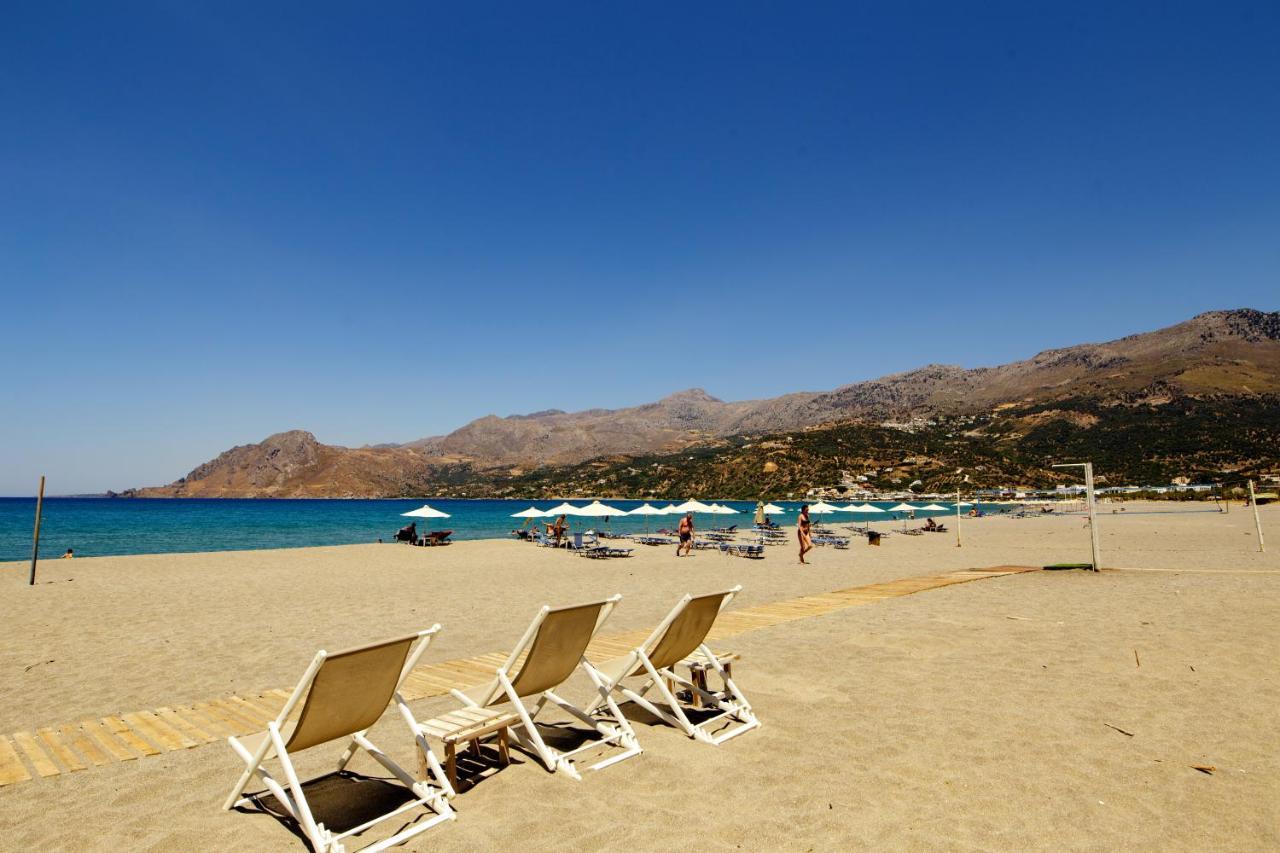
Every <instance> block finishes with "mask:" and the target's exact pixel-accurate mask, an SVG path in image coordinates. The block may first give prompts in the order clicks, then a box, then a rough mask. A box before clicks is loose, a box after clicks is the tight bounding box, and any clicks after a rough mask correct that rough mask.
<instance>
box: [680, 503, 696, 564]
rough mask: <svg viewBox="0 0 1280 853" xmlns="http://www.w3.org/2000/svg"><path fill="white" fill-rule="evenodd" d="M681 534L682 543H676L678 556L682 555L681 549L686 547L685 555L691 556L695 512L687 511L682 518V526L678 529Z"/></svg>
mask: <svg viewBox="0 0 1280 853" xmlns="http://www.w3.org/2000/svg"><path fill="white" fill-rule="evenodd" d="M676 532H677V533H679V534H680V544H679V545H676V556H677V557H679V556H681V554H680V549H681V548H683V549H684V556H686V557H687V556H689V553H690V552H691V551H693V513H691V512H686V513H685V514H684V518H682V519H680V526H679V527H678V528H677V529H676Z"/></svg>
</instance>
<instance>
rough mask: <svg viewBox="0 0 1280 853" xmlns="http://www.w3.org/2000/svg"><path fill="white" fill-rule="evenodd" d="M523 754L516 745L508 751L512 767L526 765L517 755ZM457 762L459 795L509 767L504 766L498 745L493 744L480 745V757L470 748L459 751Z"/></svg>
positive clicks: (511, 746)
mask: <svg viewBox="0 0 1280 853" xmlns="http://www.w3.org/2000/svg"><path fill="white" fill-rule="evenodd" d="M521 754H523V751H521V750H519V748H518V747H517V746H516V744H515V743H512V744H511V745H510V749H508V750H507V755H508V756H509V758H510V766H511V767H516V766H519V765H521V764H524V762H523V761H522V760H520V759H519V758H518V757H517V755H521ZM455 761H456V762H457V765H456V769H457V773H458V793H459V794H463V793H466V792H467V791H470V790H471V789H472V788H474V787H475V786H476V785H479V784H480V783H481V782H484V781H487V780H489V779H492V778H493V777H494V776H497V775H498V774H499V773H501V772H502V771H504V770H506V769H507V767H504V766H502V759H501V757H500V755H499V753H498V745H497V744H496V743H492V742H490V743H482V744H481V745H480V754H478V755H477V754H476V752H475V750H474V749H472V748H471V747H470V746H468V747H467V748H466V749H459V750H458V752H457V756H456V757H455Z"/></svg>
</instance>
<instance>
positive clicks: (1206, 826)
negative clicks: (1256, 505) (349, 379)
mask: <svg viewBox="0 0 1280 853" xmlns="http://www.w3.org/2000/svg"><path fill="white" fill-rule="evenodd" d="M1111 509H1112V506H1111V505H1106V506H1105V507H1104V509H1103V514H1102V516H1101V518H1100V531H1101V539H1102V548H1103V559H1104V565H1107V566H1112V567H1122V568H1124V569H1125V570H1124V571H1107V572H1103V573H1101V574H1093V573H1085V572H1076V571H1070V572H1032V573H1027V574H1021V575H1014V576H1008V577H999V578H992V579H986V580H981V581H976V582H973V583H967V584H962V585H957V586H950V587H946V588H943V589H937V590H931V591H926V592H921V593H918V594H916V595H910V596H905V597H901V598H893V599H889V600H885V601H879V602H875V603H872V604H867V605H864V606H859V607H853V608H850V609H846V610H842V611H838V612H835V613H831V614H827V615H823V616H818V617H813V618H807V619H802V620H798V621H794V622H789V623H786V624H782V625H776V626H773V627H770V628H762V629H758V630H754V631H750V632H748V633H745V634H741V635H739V636H737V637H734V638H732V639H731V640H729V641H726V642H725V643H723V644H719V645H722V646H723V647H725V648H731V649H733V650H735V651H738V652H740V653H741V654H742V655H743V660H742V662H741V663H740V664H739V667H738V669H737V670H736V675H737V677H738V681H739V684H740V685H741V687H742V688H743V690H744V691H746V692H747V694H748V696H749V697H750V698H751V700H752V702H753V704H754V705H755V707H756V710H757V712H758V713H759V716H760V718H761V719H762V720H763V723H764V725H763V727H762V728H761V729H759V730H758V731H755V732H751V733H748V734H746V735H744V736H742V737H740V738H736V739H734V740H732V741H729V742H728V743H726V744H725V745H723V746H721V747H719V748H715V747H709V746H705V745H702V744H698V743H694V742H691V741H689V740H687V739H685V738H684V737H683V736H681V735H680V734H678V733H677V732H676V731H674V730H672V729H669V728H665V727H660V726H653V725H650V724H649V721H646V720H645V718H644V717H643V715H641V714H637V718H639V719H641V720H642V722H641V723H640V724H639V725H638V733H639V736H640V740H641V744H642V746H643V747H644V748H645V752H644V754H643V755H641V756H639V757H638V758H635V759H633V760H630V761H626V762H623V763H621V764H619V765H615V766H613V767H610V768H607V769H605V770H603V771H601V772H599V773H593V774H588V775H587V776H586V778H585V780H584V781H582V782H574V781H573V780H570V779H567V778H562V777H560V776H558V775H553V774H549V773H547V772H545V771H544V770H543V769H542V768H541V767H540V766H539V765H538V764H537V763H536V762H535V761H534V760H533V759H531V758H530V757H528V756H524V755H520V754H518V753H517V754H516V757H517V763H516V764H514V765H513V766H512V767H510V768H508V769H506V770H504V771H502V772H499V773H497V774H495V775H493V776H492V777H491V778H488V779H486V780H484V781H483V782H482V783H481V784H479V785H478V786H476V787H475V788H474V789H473V790H470V791H468V792H466V793H464V794H462V795H461V796H460V797H458V798H457V799H456V800H455V806H456V808H457V810H458V813H459V816H458V819H457V820H456V821H454V822H453V823H450V824H448V825H445V826H443V827H440V828H437V829H433V830H431V831H429V832H428V833H426V834H425V835H423V836H420V837H419V838H418V839H416V840H415V842H413V843H411V845H409V849H429V848H430V847H435V846H443V847H462V846H467V847H481V846H482V847H514V846H516V845H520V846H522V847H527V848H533V849H546V848H552V847H565V846H572V847H575V848H607V849H624V848H628V849H635V848H638V849H658V848H666V847H669V846H670V845H671V844H672V843H676V844H691V843H696V844H698V845H699V846H702V847H709V848H712V849H726V850H728V849H737V848H743V849H766V848H787V849H804V850H807V849H822V848H833V847H837V846H841V847H850V846H873V845H874V846H892V847H894V848H908V849H930V848H938V847H948V848H967V849H974V848H980V849H1014V848H1048V847H1062V846H1066V847H1070V848H1099V849H1102V848H1108V849H1110V848H1116V847H1124V848H1127V849H1170V848H1172V849H1201V848H1207V847H1225V848H1231V849H1240V850H1255V849H1256V850H1262V849H1277V848H1278V847H1280V710H1278V709H1280V680H1278V678H1277V667H1276V660H1277V656H1278V654H1280V633H1278V632H1277V627H1276V626H1277V624H1278V623H1280V554H1277V553H1275V551H1280V524H1277V522H1280V508H1272V507H1264V508H1263V509H1262V512H1263V524H1264V527H1266V528H1267V529H1269V530H1272V531H1275V533H1274V534H1273V539H1274V540H1275V543H1274V544H1273V546H1272V547H1273V553H1268V554H1259V553H1258V552H1257V543H1256V539H1255V538H1254V536H1253V533H1252V516H1251V515H1250V514H1249V513H1248V512H1247V511H1243V510H1241V509H1240V508H1239V507H1235V508H1233V509H1232V511H1231V513H1230V514H1226V515H1224V514H1219V513H1214V512H1203V511H1201V512H1173V511H1176V510H1187V509H1197V510H1201V509H1203V506H1201V505H1186V506H1183V505H1176V504H1157V505H1151V506H1148V505H1140V504H1130V505H1128V506H1127V510H1128V511H1127V512H1125V513H1122V514H1116V515H1112V514H1111V512H1110V510H1111ZM1152 509H1155V510H1159V511H1161V514H1143V511H1146V510H1152ZM837 518H839V517H837ZM837 523H839V522H837ZM948 523H949V524H953V523H954V519H952V520H949V521H948ZM963 525H964V527H963V530H964V546H963V547H962V548H957V547H956V545H955V537H954V535H952V534H941V535H927V536H918V537H905V536H901V535H895V536H890V537H889V538H887V539H886V540H885V544H884V545H883V547H881V548H870V547H867V546H866V545H865V543H864V542H863V541H862V540H860V539H856V538H855V539H854V544H853V547H851V548H850V549H849V550H847V551H836V550H834V549H830V548H819V549H817V550H816V551H815V552H814V553H813V554H812V559H813V562H814V565H812V566H799V565H797V563H796V559H795V551H794V549H793V547H792V546H791V545H790V544H788V545H787V546H785V547H778V548H771V549H769V551H768V557H767V559H765V560H763V561H748V560H740V559H730V558H724V557H721V556H719V555H717V554H713V553H711V552H703V553H699V554H698V555H697V556H696V557H694V558H692V559H688V558H681V559H677V558H675V557H674V556H673V553H672V552H673V551H674V548H638V549H637V552H636V556H635V557H633V558H631V559H629V560H612V561H593V560H584V559H579V558H577V557H575V556H573V555H571V554H568V553H565V552H560V551H552V550H550V549H540V548H536V547H533V546H531V545H526V544H523V543H516V542H501V541H491V542H464V543H458V544H455V545H452V546H449V547H447V548H433V549H425V548H410V547H407V546H402V545H389V544H388V545H356V546H344V547H330V548H311V549H297V550H281V551H258V552H227V553H210V554H184V555H153V556H137V557H104V558H96V559H78V560H74V561H49V562H46V563H42V564H41V570H40V583H39V584H38V585H37V586H36V587H35V588H27V587H26V566H25V565H24V564H20V563H8V564H0V590H3V601H4V605H3V609H4V620H3V623H2V625H0V640H2V642H0V683H2V684H3V688H4V689H3V690H2V691H0V733H7V732H14V731H18V730H31V729H35V728H37V727H40V726H45V725H50V724H58V723H64V722H71V721H74V720H79V719H82V718H85V717H89V716H103V715H105V714H113V713H119V712H126V711H133V710H139V709H146V708H153V707H158V706H165V705H174V704H176V703H184V702H192V701H200V700H205V699H209V698H213V697H216V696H220V695H226V694H231V693H237V694H244V693H248V692H252V691H260V690H263V689H268V688H277V687H284V688H288V687H291V686H292V685H293V684H294V683H295V682H296V680H297V678H298V677H299V676H300V674H301V672H302V670H303V669H304V668H305V666H306V664H307V662H308V661H309V660H310V658H311V656H312V655H313V654H314V653H315V651H316V649H318V648H322V647H323V648H328V649H331V650H332V649H338V648H341V647H344V646H348V645H353V644H356V643H363V642H368V641H371V640H375V639H379V638H382V637H387V636H392V635H395V634H397V633H403V632H406V631H410V630H414V629H418V628H421V627H425V626H427V625H430V624H432V623H434V622H440V623H442V624H443V626H444V628H443V630H442V632H441V634H440V636H439V639H438V641H437V642H436V643H435V644H434V645H433V646H432V648H431V649H430V651H429V652H428V655H427V658H426V659H425V660H424V662H428V663H429V662H433V661H440V660H445V659H449V658H457V657H464V656H469V655H474V654H479V653H483V652H490V651H505V650H507V649H509V648H510V646H511V645H512V643H513V642H514V641H515V639H516V638H517V637H518V636H519V634H520V633H521V631H522V630H523V629H524V627H525V626H526V625H527V623H528V621H529V619H530V618H532V616H533V613H534V611H535V610H536V608H537V607H538V606H539V605H541V604H543V603H552V604H561V603H572V602H576V601H581V600H585V599H588V598H592V597H597V596H606V595H609V594H612V593H615V592H621V593H622V594H623V596H624V600H623V602H622V604H621V605H620V606H619V608H618V609H617V611H616V614H615V616H614V618H613V619H612V620H611V622H610V624H609V625H608V626H607V627H606V629H605V633H617V632H621V631H624V630H628V629H634V628H644V627H651V626H652V625H653V624H654V623H655V622H656V621H657V620H658V619H659V618H660V617H661V616H662V615H663V614H664V613H665V612H666V611H667V610H668V609H669V608H670V607H671V605H672V604H673V603H674V602H675V600H676V598H678V597H679V595H681V594H683V593H684V592H686V591H692V592H699V591H706V590H712V589H718V588H723V587H726V586H729V585H732V584H735V583H741V584H743V586H744V587H745V590H744V592H743V594H742V596H740V598H739V599H738V600H737V601H736V602H735V604H734V608H735V609H737V608H738V607H745V606H750V605H753V604H761V603H765V602H770V601H777V600H782V599H787V598H793V597H795V596H799V595H804V594H808V593H815V592H823V591H828V590H835V589H844V588H849V587H854V586H861V585H865V584H871V583H877V582H880V581H886V580H892V579H896V578H903V577H912V576H919V575H930V574H938V573H940V572H944V571H948V570H952V569H959V568H969V567H984V566H993V565H1004V564H1021V565H1041V564H1044V563H1047V562H1058V561H1064V560H1070V561H1078V560H1087V559H1088V552H1089V545H1088V531H1087V530H1084V529H1083V527H1082V519H1081V518H1080V517H1079V516H1068V517H1046V518H1036V519H1025V520H1014V519H1009V518H987V519H980V520H975V521H970V520H968V519H966V520H965V521H964V522H963ZM877 527H879V528H880V529H891V530H892V529H900V528H901V525H900V524H890V523H888V522H883V523H880V524H878V525H877ZM567 692H569V693H570V694H571V695H574V696H577V697H583V696H585V694H586V690H585V687H584V685H583V684H581V683H574V684H571V685H570V688H569V690H568V691H567ZM452 705H453V703H452V702H451V700H449V699H447V698H433V699H427V700H422V701H420V702H417V703H415V705H414V710H415V713H417V714H418V715H419V717H420V718H425V717H427V716H430V715H432V714H434V713H437V712H442V711H445V710H448V709H449V708H451V707H452ZM1112 727H1114V728H1112ZM1117 729H1120V730H1123V731H1124V732H1128V733H1130V735H1131V736H1130V735H1127V734H1124V733H1122V732H1121V731H1117ZM373 737H374V740H375V741H378V742H380V743H381V744H382V745H383V746H385V747H387V748H388V751H389V752H391V753H392V754H393V755H394V756H396V757H397V758H399V759H400V760H401V761H402V762H404V763H406V764H407V765H408V766H413V755H412V749H411V744H410V743H409V740H408V738H407V737H406V736H405V735H404V730H403V727H402V724H400V723H399V722H398V721H397V720H396V719H394V718H393V717H391V716H390V715H388V716H387V717H385V718H384V720H383V721H382V722H381V723H380V724H379V725H378V727H377V728H375V730H374V733H373ZM333 753H335V751H333V750H330V751H326V750H325V748H323V747H321V748H318V749H316V750H313V751H312V752H309V753H305V754H304V760H303V761H301V762H300V770H302V771H303V772H304V773H314V772H319V771H321V770H323V769H326V768H328V767H329V766H330V765H331V763H332V761H333V760H334V758H335V757H336V755H335V754H333ZM1192 765H1202V766H1212V767H1214V768H1215V770H1214V772H1213V773H1212V774H1206V773H1202V772H1199V771H1197V770H1194V769H1192ZM241 767H242V765H240V764H239V763H238V760H237V759H236V758H235V756H234V755H233V754H232V752H231V750H230V749H229V748H227V747H226V746H225V745H223V744H220V743H214V744H209V745H206V746H201V747H198V748H195V749H190V750H183V751H178V752H171V753H166V754H163V755H160V756H156V757H151V758H145V759H141V760H137V761H131V762H125V763H114V764H110V765H107V766H103V767H91V768H89V769H88V770H85V771H83V772H77V773H70V774H66V773H64V774H62V775H59V776H55V777H51V778H47V779H36V780H33V781H29V782H23V783H20V784H15V785H11V786H8V787H4V788H0V837H3V838H4V839H5V841H4V846H5V847H13V848H35V849H46V850H47V849H72V848H74V849H99V848H107V847H115V848H119V847H124V848H127V849H137V850H171V849H177V848H182V847H185V848H195V849H205V848H209V847H215V846H216V847H218V848H224V849H303V846H304V845H303V844H302V842H301V841H300V840H299V839H298V838H296V837H295V836H294V835H292V834H291V832H290V830H289V828H288V827H287V826H286V825H285V824H283V823H281V822H279V821H277V820H276V819H274V818H272V817H270V816H266V815H262V814H246V813H237V812H222V811H220V804H221V800H222V798H223V797H224V796H225V794H226V791H227V789H229V787H230V785H231V783H232V782H233V781H234V779H235V777H236V775H237V774H238V772H239V770H240V769H241ZM375 768H376V765H375V764H374V763H373V762H372V761H371V760H369V759H367V758H366V757H361V758H358V759H357V760H356V762H355V763H353V768H352V769H354V770H357V771H361V772H367V773H371V774H373V773H374V772H375ZM327 808H332V806H328V807H327ZM334 820H337V818H336V816H335V817H333V818H332V819H331V820H330V822H333V821H334ZM371 837H376V835H374V836H371ZM686 839H687V840H686Z"/></svg>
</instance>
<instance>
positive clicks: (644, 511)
mask: <svg viewBox="0 0 1280 853" xmlns="http://www.w3.org/2000/svg"><path fill="white" fill-rule="evenodd" d="M627 515H643V516H645V520H644V532H645V533H648V532H649V518H648V516H651V515H666V513H665V512H663V511H662V510H660V509H658V508H657V507H656V506H653V505H652V504H650V503H647V502H646V503H643V504H641V505H640V506H638V507H636V508H635V509H633V510H631V511H630V512H628V513H627Z"/></svg>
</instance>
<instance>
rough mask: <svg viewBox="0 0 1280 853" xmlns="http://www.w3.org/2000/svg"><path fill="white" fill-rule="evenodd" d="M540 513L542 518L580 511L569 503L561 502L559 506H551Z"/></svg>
mask: <svg viewBox="0 0 1280 853" xmlns="http://www.w3.org/2000/svg"><path fill="white" fill-rule="evenodd" d="M542 515H543V517H544V518H550V517H551V516H553V515H582V511H581V510H580V509H579V508H578V507H576V506H574V505H573V504H571V503H562V504H560V506H553V507H552V508H551V509H549V510H547V511H546V512H544V513H543V514H542Z"/></svg>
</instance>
